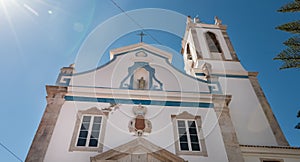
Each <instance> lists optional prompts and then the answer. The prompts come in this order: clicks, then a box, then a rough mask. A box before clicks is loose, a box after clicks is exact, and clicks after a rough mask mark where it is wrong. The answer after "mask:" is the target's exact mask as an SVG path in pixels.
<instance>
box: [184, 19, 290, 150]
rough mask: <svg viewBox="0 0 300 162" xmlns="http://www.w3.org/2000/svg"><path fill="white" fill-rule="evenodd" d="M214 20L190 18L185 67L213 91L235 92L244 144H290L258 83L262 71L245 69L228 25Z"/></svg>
mask: <svg viewBox="0 0 300 162" xmlns="http://www.w3.org/2000/svg"><path fill="white" fill-rule="evenodd" d="M214 19H215V23H214V24H205V23H203V22H201V21H200V19H199V18H197V17H196V18H193V19H192V18H191V17H190V16H188V17H187V22H186V30H185V34H184V37H183V40H182V49H181V53H182V55H183V60H184V70H185V71H186V73H187V74H188V75H191V76H192V77H195V78H199V79H202V80H206V81H207V84H208V86H209V87H210V91H211V93H212V94H223V95H224V94H226V95H232V100H231V102H230V104H229V113H230V116H231V120H232V122H233V126H234V129H235V130H236V134H237V138H238V142H239V143H240V144H242V145H249V144H251V145H266V146H270V145H271V146H288V145H289V144H288V142H287V140H286V139H285V137H284V135H283V133H282V131H281V129H280V126H279V124H278V122H277V120H276V118H275V116H274V115H273V112H272V109H271V107H270V105H269V103H268V101H267V99H266V97H265V95H264V93H263V91H262V88H261V87H260V85H259V83H258V80H257V78H256V77H257V74H258V73H257V72H248V71H247V70H245V69H244V67H243V66H242V64H241V62H240V61H239V59H238V57H237V55H236V52H235V50H234V49H233V46H232V44H231V41H230V39H229V37H228V34H227V31H226V30H227V27H226V26H225V25H223V24H222V21H221V20H220V19H219V18H218V17H215V18H214ZM249 123H251V124H249ZM257 130H259V131H257Z"/></svg>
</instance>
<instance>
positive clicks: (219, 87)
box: [208, 81, 223, 94]
mask: <svg viewBox="0 0 300 162" xmlns="http://www.w3.org/2000/svg"><path fill="white" fill-rule="evenodd" d="M208 82H209V84H215V85H217V86H218V89H219V90H218V91H214V90H213V86H212V85H208V87H209V90H210V92H211V94H223V92H222V87H221V84H220V83H219V81H217V82H211V81H208Z"/></svg>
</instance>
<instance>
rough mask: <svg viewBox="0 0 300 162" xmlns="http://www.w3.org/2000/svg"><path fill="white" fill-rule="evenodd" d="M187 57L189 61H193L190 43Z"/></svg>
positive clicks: (187, 47) (187, 48)
mask: <svg viewBox="0 0 300 162" xmlns="http://www.w3.org/2000/svg"><path fill="white" fill-rule="evenodd" d="M186 57H187V59H188V60H192V59H193V58H192V54H191V49H190V44H189V43H188V44H187V46H186Z"/></svg>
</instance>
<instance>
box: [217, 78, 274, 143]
mask: <svg viewBox="0 0 300 162" xmlns="http://www.w3.org/2000/svg"><path fill="white" fill-rule="evenodd" d="M219 81H220V83H221V85H222V91H223V93H225V94H230V95H232V100H231V102H230V105H229V108H230V115H231V119H232V122H233V125H234V127H235V129H236V133H237V137H238V140H239V142H240V144H246V145H277V142H276V139H275V136H274V135H273V133H272V130H271V128H270V125H269V122H268V120H267V118H266V116H265V114H264V112H263V110H262V107H261V105H260V103H259V100H258V98H257V96H256V94H255V92H254V90H253V87H252V85H251V83H250V81H249V79H239V78H228V77H227V78H224V77H220V78H219Z"/></svg>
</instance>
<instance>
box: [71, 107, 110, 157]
mask: <svg viewBox="0 0 300 162" xmlns="http://www.w3.org/2000/svg"><path fill="white" fill-rule="evenodd" d="M84 116H91V117H92V119H91V121H90V125H89V130H88V136H87V141H86V143H85V146H77V142H78V138H79V133H80V128H81V124H82V121H83V117H84ZM97 116H101V117H102V119H101V125H100V132H99V137H98V144H97V147H93V146H89V142H90V135H91V132H92V131H91V130H92V125H93V124H92V123H93V122H94V118H95V117H97ZM107 118H108V112H103V111H102V110H100V109H98V108H97V107H92V108H90V109H87V110H81V111H78V113H77V115H76V122H75V128H74V131H73V135H72V139H71V142H70V147H69V151H70V152H72V151H89V152H102V151H103V142H104V135H105V130H106V122H107Z"/></svg>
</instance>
